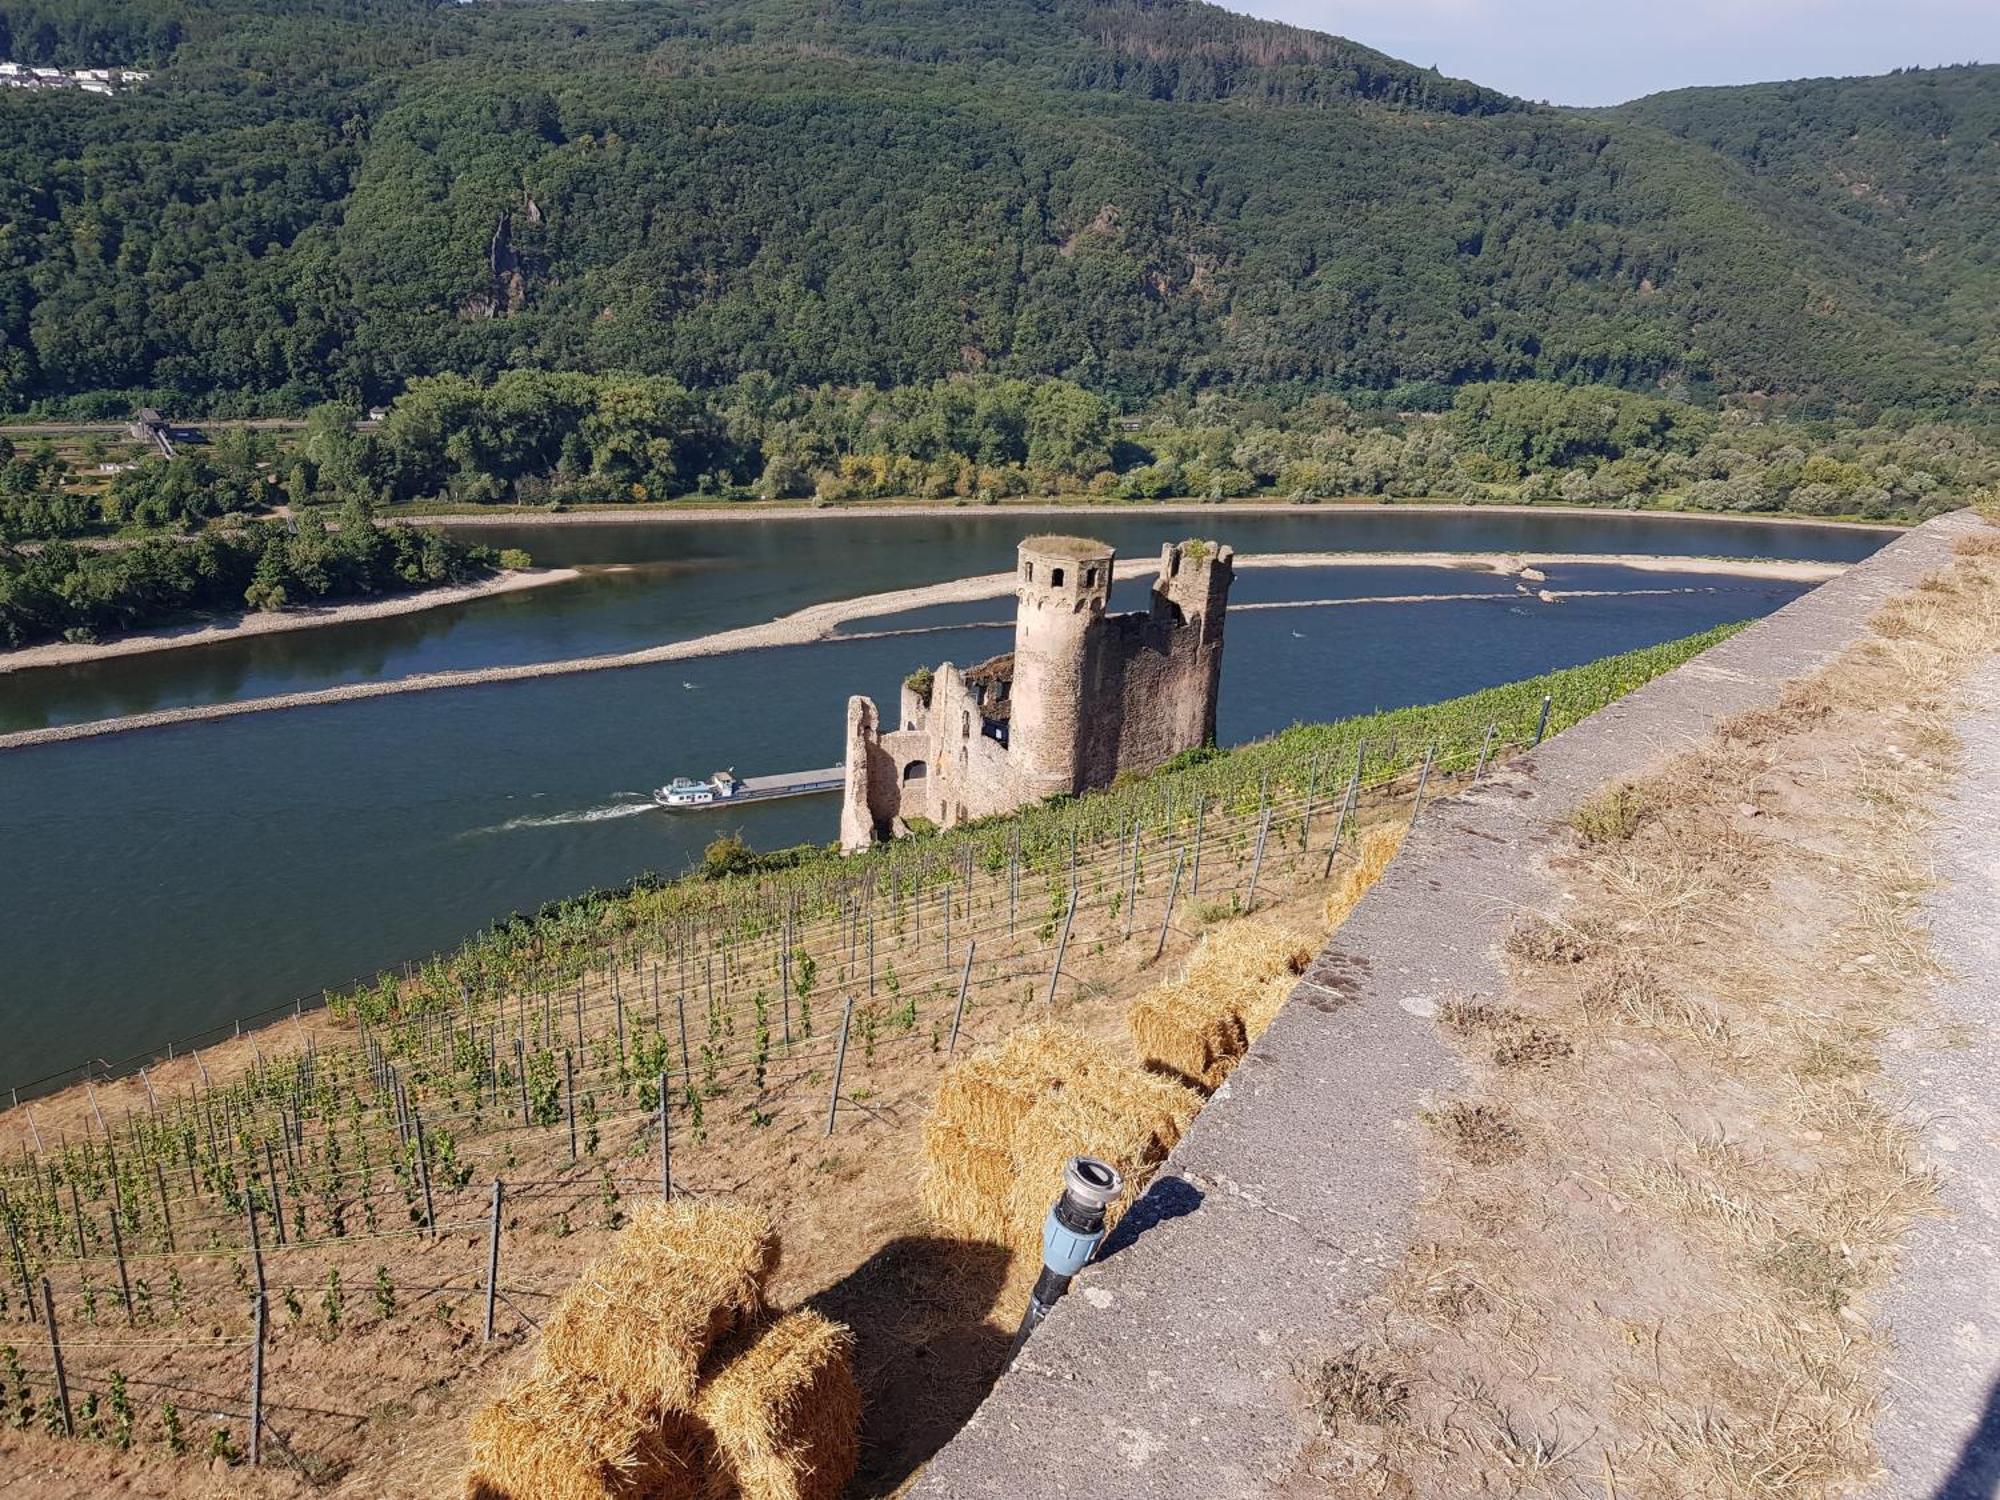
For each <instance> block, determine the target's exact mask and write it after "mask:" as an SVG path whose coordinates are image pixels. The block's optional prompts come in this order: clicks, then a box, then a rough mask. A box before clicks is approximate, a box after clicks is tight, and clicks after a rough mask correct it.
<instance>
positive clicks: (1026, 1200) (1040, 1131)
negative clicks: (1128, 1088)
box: [1006, 1080, 1193, 1261]
mask: <svg viewBox="0 0 2000 1500" xmlns="http://www.w3.org/2000/svg"><path fill="white" fill-rule="evenodd" d="M1154 1081H1155V1082H1164V1080H1154ZM1165 1086H1166V1087H1168V1088H1172V1089H1175V1090H1176V1091H1177V1092H1179V1093H1182V1094H1187V1095H1188V1097H1189V1098H1192V1097H1193V1095H1192V1094H1191V1093H1190V1092H1189V1091H1188V1090H1187V1089H1183V1088H1181V1087H1180V1086H1179V1085H1178V1084H1171V1083H1168V1084H1165ZM1130 1102H1131V1101H1130V1100H1121V1099H1118V1098H1108V1099H1107V1098H1103V1097H1092V1096H1086V1095H1083V1094H1079V1093H1075V1092H1069V1093H1063V1094H1052V1095H1050V1096H1049V1097H1048V1098H1046V1099H1044V1100H1042V1102H1041V1103H1039V1104H1037V1105H1036V1106H1035V1107H1034V1108H1033V1109H1032V1110H1030V1111H1029V1112H1028V1116H1027V1118H1026V1119H1025V1120H1023V1121H1022V1122H1021V1127H1020V1129H1019V1130H1018V1131H1016V1132H1015V1150H1014V1168H1015V1170H1014V1178H1013V1181H1012V1183H1011V1184H1010V1185H1009V1187H1008V1193H1007V1201H1006V1223H1007V1236H1006V1243H1007V1244H1008V1245H1009V1246H1010V1247H1012V1248H1013V1249H1014V1250H1015V1251H1016V1253H1018V1254H1020V1255H1021V1256H1023V1257H1025V1258H1026V1259H1028V1260H1030V1261H1036V1260H1039V1258H1040V1256H1041V1248H1042V1223H1043V1221H1044V1220H1045V1219H1046V1218H1047V1217H1048V1213H1049V1205H1050V1204H1052V1203H1054V1202H1055V1200H1056V1197H1057V1195H1058V1194H1060V1193H1061V1192H1062V1184H1063V1166H1064V1164H1065V1163H1067V1162H1068V1160H1069V1159H1070V1158H1071V1157H1072V1156H1094V1157H1096V1158H1098V1160H1100V1161H1106V1162H1109V1163H1110V1164H1111V1165H1112V1166H1114V1167H1116V1168H1117V1169H1118V1171H1119V1173H1120V1175H1121V1176H1123V1177H1124V1179H1125V1188H1124V1191H1123V1192H1121V1193H1120V1194H1119V1196H1118V1198H1117V1200H1116V1201H1115V1202H1113V1203H1112V1204H1111V1205H1110V1206H1109V1207H1107V1208H1106V1209H1105V1211H1104V1223H1105V1227H1106V1229H1107V1230H1108V1229H1111V1228H1115V1227H1116V1225H1117V1223H1118V1221H1119V1219H1121V1218H1122V1217H1124V1214H1125V1210H1126V1209H1128V1208H1129V1207H1131V1205H1132V1203H1133V1202H1134V1200H1135V1199H1137V1197H1138V1196H1139V1192H1140V1190H1141V1189H1142V1188H1143V1187H1144V1186H1145V1184H1146V1182H1147V1180H1148V1179H1150V1178H1151V1176H1152V1174H1153V1169H1154V1168H1156V1167H1157V1166H1159V1164H1160V1163H1161V1162H1163V1161H1165V1160H1166V1159H1167V1153H1168V1152H1169V1151H1170V1150H1172V1149H1173V1145H1174V1142H1175V1141H1176V1140H1178V1139H1179V1138H1180V1133H1179V1131H1178V1130H1173V1131H1171V1132H1169V1131H1163V1130H1161V1129H1159V1128H1157V1127H1158V1126H1159V1124H1160V1123H1161V1122H1160V1121H1159V1119H1158V1118H1157V1117H1150V1118H1149V1117H1148V1116H1147V1115H1145V1114H1142V1113H1141V1114H1135V1113H1134V1112H1132V1110H1131V1109H1130V1108H1129V1105H1130Z"/></svg>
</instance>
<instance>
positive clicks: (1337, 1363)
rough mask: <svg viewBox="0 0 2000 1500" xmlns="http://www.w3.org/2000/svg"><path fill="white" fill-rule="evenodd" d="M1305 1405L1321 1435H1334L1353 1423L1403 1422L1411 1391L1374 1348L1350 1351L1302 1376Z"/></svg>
mask: <svg viewBox="0 0 2000 1500" xmlns="http://www.w3.org/2000/svg"><path fill="white" fill-rule="evenodd" d="M1301 1383H1302V1384H1303V1385H1304V1386H1305V1391H1306V1401H1307V1404H1308V1406H1309V1407H1310V1408H1311V1410H1312V1414H1313V1416H1314V1417H1315V1418H1316V1419H1317V1420H1318V1422H1319V1429H1320V1431H1321V1432H1323V1433H1329V1434H1331V1433H1337V1432H1341V1431H1343V1430H1344V1429H1346V1428H1348V1427H1351V1426H1353V1425H1354V1424H1356V1423H1359V1424H1362V1425H1365V1426H1369V1427H1391V1426H1394V1425H1396V1424H1397V1423H1399V1422H1401V1421H1402V1420H1403V1415H1404V1412H1405V1410H1406V1408H1407V1407H1408V1406H1409V1402H1410V1387H1409V1385H1408V1383H1407V1382H1406V1381H1405V1380H1404V1379H1403V1377H1402V1376H1401V1375H1399V1374H1397V1373H1396V1372H1395V1371H1394V1370H1393V1369H1390V1368H1389V1367H1388V1366H1387V1365H1385V1364H1384V1363H1383V1351H1382V1350H1380V1349H1377V1348H1372V1347H1370V1348H1357V1349H1350V1350H1348V1351H1347V1352H1346V1353H1344V1354H1337V1355H1335V1356H1333V1357H1332V1358H1331V1359H1323V1360H1321V1361H1320V1362H1319V1363H1318V1364H1317V1365H1316V1366H1314V1367H1313V1368H1312V1369H1311V1370H1309V1371H1307V1372H1305V1374H1304V1376H1303V1377H1302V1382H1301Z"/></svg>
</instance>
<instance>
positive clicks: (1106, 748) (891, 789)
mask: <svg viewBox="0 0 2000 1500" xmlns="http://www.w3.org/2000/svg"><path fill="white" fill-rule="evenodd" d="M1115 556H1116V554H1115V553H1114V552H1113V551H1112V549H1111V548H1110V547H1108V546H1106V545H1105V544H1104V543H1103V542H1098V541H1092V540H1090V539H1088V538H1086V537H1074V536H1036V537H1029V538H1028V539H1027V540H1026V541H1024V542H1022V543H1021V548H1020V560H1019V567H1018V570H1017V574H1016V581H1015V588H1016V598H1017V600H1018V604H1017V608H1016V612H1015V617H1014V649H1013V651H1012V652H1011V653H1009V654H1007V655H1005V656H996V657H994V658H993V659H992V660H990V661H985V662H981V663H980V664H979V665H977V666H975V667H971V668H967V669H964V670H961V669H960V668H958V667H955V666H953V665H952V664H951V663H950V662H945V663H944V664H942V665H941V666H939V667H937V668H936V669H935V670H934V671H932V672H931V673H930V674H928V680H926V677H925V674H923V673H917V674H916V675H915V676H913V677H912V678H911V679H910V680H909V681H907V682H905V683H904V685H903V691H902V695H901V702H900V704H899V705H898V712H897V716H896V721H895V725H893V726H888V727H885V726H884V725H883V724H882V722H881V716H880V712H879V710H878V709H877V708H876V706H875V703H874V700H873V699H870V698H864V697H858V696H857V697H853V698H850V699H848V700H847V785H846V789H845V792H844V794H843V798H842V803H841V813H840V842H841V847H842V848H844V849H849V850H853V849H862V848H866V847H867V846H868V845H869V844H870V843H873V842H875V841H877V840H881V839H890V838H894V837H896V836H897V835H899V834H901V833H904V832H905V831H907V829H908V827H909V825H910V823H911V821H912V820H914V819H918V818H922V819H925V820H927V821H928V822H930V823H932V824H934V825H936V826H937V827H940V828H950V827H953V826H955V825H956V824H959V823H963V822H965V821H967V820H968V819H971V818H983V817H988V816H990V815H992V814H994V813H1000V812H1006V811H1008V810H1009V809H1011V808H1016V807H1020V806H1022V805H1024V804H1026V803H1030V802H1039V801H1040V800H1042V799H1043V798H1045V797H1052V796H1056V795H1059V794H1062V793H1066V792H1081V791H1085V790H1087V789H1089V788H1091V787H1101V786H1108V785H1110V783H1111V781H1112V778H1114V777H1115V776H1117V775H1118V773H1119V772H1121V771H1145V770H1150V769H1151V768H1153V767H1154V766H1157V765H1159V764H1160V763H1161V762H1163V761H1165V760H1168V759H1169V758H1171V757H1172V756H1175V755H1178V754H1179V753H1180V752H1181V751H1183V750H1192V749H1195V748H1197V747H1198V746H1201V745H1205V744H1207V743H1208V742H1209V741H1211V740H1213V739H1214V738H1215V703H1216V692H1217V689H1218V687H1219V685H1220V682H1221V677H1222V620H1223V614H1224V611H1225V610H1226V609H1227V608H1228V605H1229V585H1230V583H1231V581H1232V579H1233V577H1234V567H1233V561H1234V558H1235V553H1234V552H1232V551H1231V550H1230V549H1229V548H1227V547H1222V546H1218V545H1217V544H1215V543H1214V542H1202V541H1188V542H1181V543H1178V544H1171V545H1168V546H1166V547H1164V548H1162V549H1161V553H1160V572H1159V576H1158V578H1156V579H1155V580H1154V583H1153V602H1152V607H1151V608H1150V609H1148V610H1146V611H1144V612H1141V613H1134V614H1126V615H1110V614H1107V613H1106V612H1105V607H1106V605H1107V604H1109V602H1110V599H1111V572H1112V563H1113V561H1114V559H1115ZM898 726H899V727H898Z"/></svg>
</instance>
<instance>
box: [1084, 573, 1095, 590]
mask: <svg viewBox="0 0 2000 1500" xmlns="http://www.w3.org/2000/svg"><path fill="white" fill-rule="evenodd" d="M1083 586H1084V587H1085V588H1087V589H1094V588H1096V587H1097V569H1095V568H1085V569H1084V570H1083Z"/></svg>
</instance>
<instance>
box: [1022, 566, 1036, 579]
mask: <svg viewBox="0 0 2000 1500" xmlns="http://www.w3.org/2000/svg"><path fill="white" fill-rule="evenodd" d="M1021 576H1022V577H1023V578H1025V579H1027V580H1028V582H1030V583H1033V582H1034V581H1035V565H1034V564H1033V563H1031V562H1027V561H1023V562H1022V564H1021Z"/></svg>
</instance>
